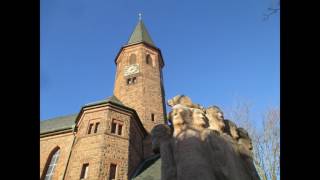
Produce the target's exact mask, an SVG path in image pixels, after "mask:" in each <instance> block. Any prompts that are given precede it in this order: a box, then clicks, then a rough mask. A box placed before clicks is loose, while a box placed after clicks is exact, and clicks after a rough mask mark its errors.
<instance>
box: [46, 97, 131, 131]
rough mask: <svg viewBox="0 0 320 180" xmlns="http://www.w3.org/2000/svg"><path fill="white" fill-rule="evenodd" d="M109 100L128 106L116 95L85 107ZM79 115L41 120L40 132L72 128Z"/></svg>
mask: <svg viewBox="0 0 320 180" xmlns="http://www.w3.org/2000/svg"><path fill="white" fill-rule="evenodd" d="M108 102H111V103H113V104H116V105H120V106H123V107H126V106H125V105H124V104H122V102H121V101H120V100H119V99H117V98H116V97H115V96H110V97H108V98H106V99H104V100H101V101H96V102H92V103H88V104H85V105H84V106H83V107H88V106H94V105H98V104H102V103H108ZM77 116H78V114H72V115H66V116H60V117H56V118H52V119H48V120H43V121H40V134H45V133H51V132H56V131H62V130H67V129H72V128H73V126H74V125H75V122H76V119H77Z"/></svg>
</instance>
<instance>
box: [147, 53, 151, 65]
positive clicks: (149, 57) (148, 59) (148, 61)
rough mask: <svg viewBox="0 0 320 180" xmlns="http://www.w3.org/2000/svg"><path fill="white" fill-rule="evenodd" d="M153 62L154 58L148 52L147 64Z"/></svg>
mask: <svg viewBox="0 0 320 180" xmlns="http://www.w3.org/2000/svg"><path fill="white" fill-rule="evenodd" d="M151 63H152V58H151V56H150V55H149V54H148V55H147V57H146V64H151Z"/></svg>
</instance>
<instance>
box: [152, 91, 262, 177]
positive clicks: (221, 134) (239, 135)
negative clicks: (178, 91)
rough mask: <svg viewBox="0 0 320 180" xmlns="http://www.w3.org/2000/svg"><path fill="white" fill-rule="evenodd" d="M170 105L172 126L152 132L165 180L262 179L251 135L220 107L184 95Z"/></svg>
mask: <svg viewBox="0 0 320 180" xmlns="http://www.w3.org/2000/svg"><path fill="white" fill-rule="evenodd" d="M168 105H169V106H170V107H171V108H172V111H171V112H170V113H169V122H170V124H171V125H170V126H169V125H167V124H159V125H157V126H155V127H154V128H153V130H152V131H151V135H152V148H153V151H154V152H156V153H160V155H161V160H162V164H161V179H162V180H259V176H258V174H257V172H256V169H255V167H254V164H253V158H252V152H251V151H252V144H251V139H250V137H249V135H248V132H247V131H246V130H245V129H243V128H238V127H237V126H236V124H235V123H233V122H232V121H230V120H225V119H224V117H223V112H222V111H221V109H220V108H219V107H217V106H210V107H208V108H204V107H202V106H201V105H199V104H194V103H192V101H191V99H190V98H189V97H187V96H184V95H179V96H175V97H174V98H173V99H171V100H169V101H168Z"/></svg>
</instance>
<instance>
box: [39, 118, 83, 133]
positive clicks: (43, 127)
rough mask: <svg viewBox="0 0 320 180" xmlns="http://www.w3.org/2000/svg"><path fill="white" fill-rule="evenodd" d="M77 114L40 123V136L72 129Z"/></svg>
mask: <svg viewBox="0 0 320 180" xmlns="http://www.w3.org/2000/svg"><path fill="white" fill-rule="evenodd" d="M77 115H78V114H72V115H67V116H60V117H56V118H52V119H48V120H44V121H40V134H44V133H49V132H55V131H60V130H67V129H72V128H73V126H74V124H75V120H76V117H77Z"/></svg>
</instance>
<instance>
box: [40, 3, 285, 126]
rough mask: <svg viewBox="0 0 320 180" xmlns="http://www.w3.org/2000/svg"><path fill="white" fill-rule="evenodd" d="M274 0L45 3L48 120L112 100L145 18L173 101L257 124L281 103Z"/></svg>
mask: <svg viewBox="0 0 320 180" xmlns="http://www.w3.org/2000/svg"><path fill="white" fill-rule="evenodd" d="M271 4H272V0H258V1H257V0H241V1H239V0H207V1H206V0H202V1H177V0H163V1H156V0H148V1H147V0H131V1H129V0H126V1H125V0H116V1H106V0H91V1H89V0H41V1H40V7H41V9H40V64H41V69H40V108H41V109H40V110H41V114H40V118H41V120H44V119H48V118H53V117H56V116H63V115H68V114H74V113H77V112H79V110H80V108H81V106H82V105H84V104H86V103H89V102H93V101H97V100H101V99H103V98H106V97H108V96H110V95H112V91H113V85H114V74H115V64H114V58H115V56H116V54H117V53H118V51H119V49H120V48H121V46H122V45H124V44H125V43H126V42H127V41H128V39H129V37H130V35H131V33H132V31H133V29H134V27H135V25H136V23H137V22H138V13H139V12H141V13H142V14H143V15H142V19H143V21H144V24H145V25H146V27H147V29H148V31H149V33H150V35H151V37H152V39H153V41H154V42H155V44H156V46H157V47H159V48H160V49H161V51H162V54H163V57H164V61H165V67H164V69H163V74H164V82H165V84H164V87H165V92H166V99H169V98H172V97H173V96H175V95H177V94H185V95H188V96H189V97H190V98H191V99H192V100H193V101H194V102H196V103H199V104H202V105H204V106H209V105H217V106H219V107H221V108H222V110H225V111H227V110H228V109H229V108H231V107H232V106H233V105H234V104H235V103H236V102H237V101H247V102H250V103H251V104H252V109H251V110H252V118H253V119H255V120H256V121H259V119H261V114H262V113H263V112H264V111H266V110H267V109H268V108H269V107H275V106H276V107H279V105H280V38H279V34H280V32H279V29H280V23H279V22H280V20H279V14H276V15H274V16H272V17H270V19H269V20H267V21H263V20H262V19H263V13H265V12H266V9H267V8H268V7H269V6H270V5H271Z"/></svg>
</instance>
